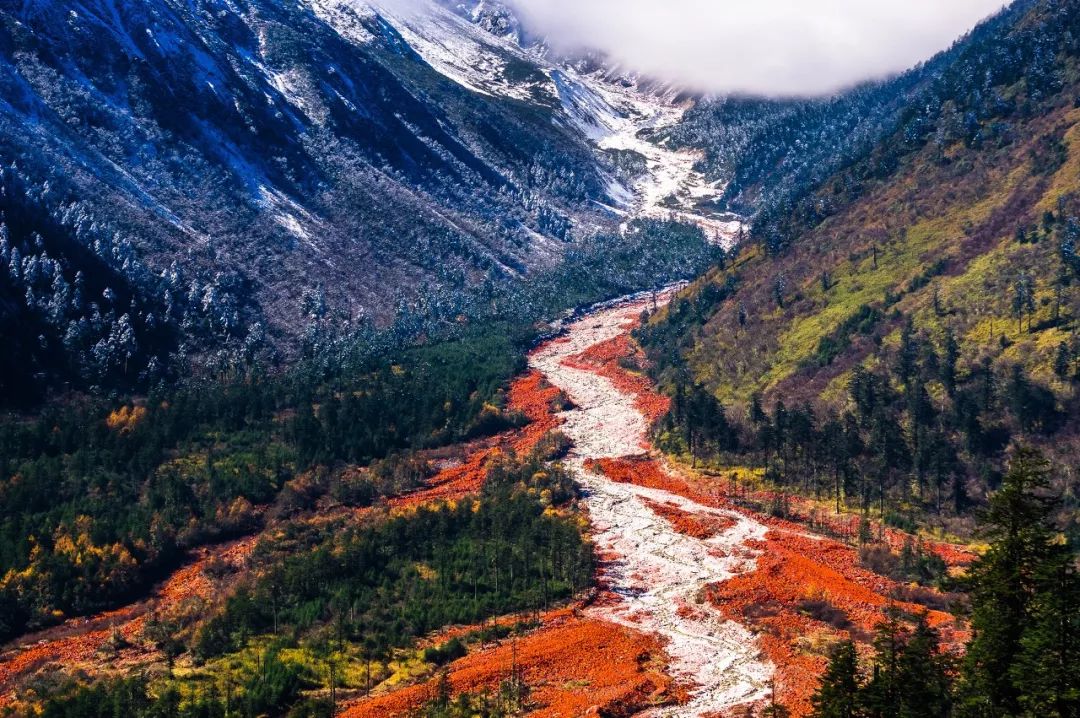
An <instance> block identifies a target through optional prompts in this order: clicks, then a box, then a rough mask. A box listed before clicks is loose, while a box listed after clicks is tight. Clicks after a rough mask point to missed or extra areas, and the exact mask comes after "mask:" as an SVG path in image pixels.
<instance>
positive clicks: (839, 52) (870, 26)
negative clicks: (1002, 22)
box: [512, 0, 1002, 95]
mask: <svg viewBox="0 0 1080 718" xmlns="http://www.w3.org/2000/svg"><path fill="white" fill-rule="evenodd" d="M512 4H513V5H514V6H515V8H516V9H517V11H518V14H519V15H521V16H522V19H523V20H524V21H525V23H526V25H527V26H528V28H529V30H530V31H531V33H532V34H539V35H542V36H545V37H546V38H548V41H549V42H550V43H551V44H552V45H553V46H554V47H555V48H556V49H561V50H564V51H570V50H576V49H582V48H594V49H597V50H600V51H603V52H605V53H607V54H608V55H610V56H611V57H612V58H614V59H615V60H617V61H619V62H620V63H621V64H623V65H625V66H626V67H628V68H632V69H634V70H637V71H641V72H643V73H645V74H648V75H651V76H654V77H657V78H659V79H664V80H670V81H674V82H678V83H680V84H682V85H684V86H686V87H688V88H691V89H694V90H698V91H704V92H714V93H731V92H740V93H753V94H764V95H816V94H823V93H829V92H833V91H836V90H839V89H842V88H844V87H848V86H851V85H853V84H856V83H858V82H861V81H864V80H868V79H874V78H880V77H884V76H888V75H890V74H894V73H896V72H900V71H902V70H905V69H907V68H909V67H911V66H913V65H915V64H916V63H918V62H920V61H923V60H926V59H928V58H929V57H931V56H932V55H933V54H934V53H936V52H937V51H939V50H943V49H945V48H947V47H948V46H949V45H951V44H952V42H953V41H954V40H955V39H957V38H958V37H960V36H961V35H963V34H964V33H965V32H967V31H968V30H970V29H971V28H972V27H974V26H975V24H976V23H978V21H979V20H981V19H983V18H985V17H988V16H989V15H991V14H993V13H994V12H996V11H998V10H1000V9H1001V7H1002V1H1001V0H904V1H903V2H900V1H897V0H712V1H710V0H512Z"/></svg>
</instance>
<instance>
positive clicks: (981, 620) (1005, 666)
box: [960, 448, 1054, 718]
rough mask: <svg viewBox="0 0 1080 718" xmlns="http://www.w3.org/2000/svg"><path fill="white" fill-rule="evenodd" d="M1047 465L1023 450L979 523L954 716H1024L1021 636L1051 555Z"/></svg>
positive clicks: (1035, 455)
mask: <svg viewBox="0 0 1080 718" xmlns="http://www.w3.org/2000/svg"><path fill="white" fill-rule="evenodd" d="M1047 486H1048V479H1047V464H1046V461H1045V460H1044V459H1043V458H1042V457H1041V456H1040V455H1039V454H1038V453H1037V452H1035V451H1032V450H1030V449H1025V448H1021V449H1018V450H1017V451H1016V454H1015V455H1014V456H1013V459H1012V463H1011V465H1010V468H1009V472H1008V474H1007V475H1006V476H1005V479H1004V482H1003V484H1002V487H1001V489H1000V490H999V491H998V492H997V493H996V494H995V495H994V496H993V497H991V499H990V506H989V509H988V510H987V512H986V515H985V523H986V527H987V529H986V534H987V538H989V539H990V541H991V545H990V549H989V550H988V551H987V552H986V554H985V555H984V556H983V557H981V558H980V559H979V560H978V561H977V562H976V563H975V564H974V565H973V566H972V568H971V598H972V615H971V629H972V634H973V637H972V640H971V643H970V644H969V645H968V648H967V653H966V656H965V659H964V665H963V672H962V684H961V697H960V713H961V715H964V716H978V717H979V718H996V717H998V716H1000V717H1001V718H1005V717H1006V716H1010V717H1011V716H1018V715H1022V709H1021V708H1022V707H1021V693H1022V692H1023V690H1024V687H1023V685H1021V684H1018V683H1017V680H1016V679H1017V677H1018V674H1017V669H1016V668H1015V666H1017V664H1018V661H1020V660H1021V656H1022V655H1023V654H1024V647H1023V644H1022V641H1023V639H1024V629H1025V626H1027V625H1028V623H1029V621H1030V620H1031V617H1032V610H1033V606H1032V598H1033V596H1035V595H1036V591H1037V588H1038V583H1039V577H1038V572H1039V567H1040V566H1042V565H1044V563H1045V562H1046V560H1047V558H1048V554H1049V553H1050V551H1051V549H1050V546H1051V540H1052V539H1053V536H1054V534H1053V531H1052V529H1051V527H1050V520H1049V517H1050V510H1051V506H1052V502H1051V501H1050V500H1049V499H1047V498H1046V497H1045V496H1043V495H1042V494H1041V492H1043V491H1045V489H1046V488H1047Z"/></svg>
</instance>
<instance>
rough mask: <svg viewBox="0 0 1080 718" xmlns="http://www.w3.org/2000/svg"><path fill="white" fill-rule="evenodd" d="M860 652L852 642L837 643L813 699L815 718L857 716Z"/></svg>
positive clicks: (858, 714) (858, 709) (853, 717)
mask: <svg viewBox="0 0 1080 718" xmlns="http://www.w3.org/2000/svg"><path fill="white" fill-rule="evenodd" d="M860 689H861V684H860V682H859V654H858V653H857V652H856V650H855V644H854V643H853V642H852V641H844V642H843V643H840V644H838V645H837V646H836V647H835V648H834V649H833V652H832V656H831V658H830V659H829V666H828V668H826V669H825V675H824V676H823V677H822V679H821V686H820V687H819V688H818V690H817V693H815V694H814V696H813V698H811V699H810V702H811V703H812V704H813V706H814V712H813V713H811V716H812V718H857V717H858V716H861V715H863V714H862V712H861V710H860V695H859V691H860Z"/></svg>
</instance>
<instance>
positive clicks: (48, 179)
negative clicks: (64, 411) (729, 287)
mask: <svg viewBox="0 0 1080 718" xmlns="http://www.w3.org/2000/svg"><path fill="white" fill-rule="evenodd" d="M404 7H405V4H403V3H397V2H389V1H384V0H371V1H363V0H302V2H299V3H282V2H280V0H194V1H187V0H125V1H124V2H119V0H72V2H67V3H56V2H52V1H51V0H26V1H25V2H22V3H19V4H18V5H17V7H16V6H12V5H8V6H4V7H2V8H0V157H2V158H3V166H4V174H3V176H2V177H0V180H2V181H3V185H4V187H3V189H4V192H3V194H2V195H0V211H2V212H3V213H4V222H5V226H6V228H7V230H6V231H7V232H8V233H9V235H10V236H9V238H8V240H6V241H8V244H9V245H10V247H12V248H16V249H18V251H19V254H20V261H24V260H28V257H29V255H33V256H34V257H36V258H37V260H40V261H42V262H45V263H46V266H49V267H54V265H53V264H52V263H55V267H54V268H53V269H52V270H50V271H51V272H52V274H56V273H59V274H61V275H62V278H63V279H64V281H65V282H66V283H67V284H69V285H70V284H72V283H73V282H75V280H76V275H77V274H79V273H80V272H81V273H82V276H83V280H82V281H84V282H86V283H88V284H89V285H91V286H90V289H89V290H88V291H89V292H90V293H91V294H92V295H93V296H92V297H86V296H83V300H82V304H80V305H79V306H78V307H76V306H74V305H70V302H69V301H68V299H67V298H66V297H67V295H66V294H64V293H63V292H61V293H60V295H59V298H57V295H56V293H57V292H58V291H60V290H57V289H54V288H53V287H52V284H51V282H52V279H51V278H50V277H51V275H49V276H46V275H45V274H42V275H40V276H39V275H38V274H34V275H33V276H34V278H33V283H36V285H35V287H34V288H33V290H32V291H31V292H30V293H29V294H27V292H26V291H25V289H26V287H25V286H24V285H25V284H26V280H25V275H24V273H22V272H21V270H20V271H19V272H17V273H16V274H15V275H12V276H11V281H12V282H13V283H14V284H13V286H12V287H10V288H6V287H3V286H0V299H3V300H4V301H2V302H0V308H2V309H3V312H4V317H2V318H3V319H5V321H6V320H8V319H11V321H13V322H16V323H21V324H22V325H25V326H27V327H29V326H30V324H31V319H33V322H34V323H35V324H34V329H33V331H32V332H31V331H30V330H29V329H28V330H27V331H28V332H29V333H28V334H27V336H28V337H30V339H32V341H33V343H34V344H36V345H40V346H41V347H42V349H41V350H40V351H41V352H42V353H43V354H42V355H43V356H48V355H53V354H57V353H58V352H59V350H61V349H63V350H64V351H72V352H76V353H80V352H81V353H84V354H85V353H88V352H90V351H91V350H92V349H93V347H95V346H96V345H97V344H98V343H100V342H101V341H106V340H108V341H109V342H110V343H112V344H117V345H119V344H118V343H117V342H113V341H112V340H109V337H110V336H112V334H113V329H115V327H114V324H113V320H112V319H110V317H112V318H115V319H116V320H117V321H118V320H119V319H120V318H122V317H127V320H128V321H129V322H130V324H131V327H130V329H131V331H132V332H133V335H134V337H135V344H136V345H138V346H141V347H144V348H145V347H146V346H147V345H148V344H150V343H155V344H158V343H160V342H162V341H165V338H166V337H173V339H169V340H168V342H171V344H170V346H172V347H174V348H176V347H178V346H179V345H180V344H181V343H182V342H178V340H177V339H176V337H181V338H190V337H191V336H202V337H204V338H206V340H205V341H204V342H203V343H202V345H199V343H198V342H196V343H195V344H194V345H192V346H189V347H188V350H187V351H189V352H190V351H196V352H198V351H203V350H204V349H205V348H207V347H211V346H215V347H222V346H223V347H225V348H226V349H228V351H230V352H232V353H234V354H235V353H250V352H251V351H252V350H253V347H255V346H256V345H259V344H260V343H262V344H267V343H268V344H269V345H271V346H274V347H284V348H287V347H296V346H298V345H299V344H300V343H301V342H302V340H303V338H304V336H305V335H306V334H309V333H310V328H311V325H312V324H317V325H320V326H321V325H324V324H327V323H330V324H334V325H338V326H342V325H350V324H356V323H357V322H359V321H361V320H364V319H366V318H371V319H375V320H376V321H385V320H386V319H387V318H389V317H390V316H392V315H393V314H394V313H395V312H397V311H399V310H400V308H402V307H411V309H410V311H412V312H413V313H426V314H432V313H434V314H436V315H439V316H444V317H448V318H453V317H456V316H458V315H459V314H462V313H466V314H467V313H468V312H469V311H470V309H469V307H470V302H479V303H481V304H483V303H484V302H488V301H489V300H488V299H486V298H485V296H484V292H485V291H486V290H483V288H484V287H490V286H505V285H507V284H508V283H515V282H520V281H521V280H522V279H523V278H526V277H528V276H530V275H532V274H534V273H536V272H537V271H539V270H542V269H545V268H549V267H552V266H554V265H557V264H558V263H559V262H560V261H561V259H562V257H563V256H564V255H565V254H566V253H567V250H568V249H569V248H572V247H574V246H575V245H576V244H577V243H578V242H580V241H582V240H584V239H586V238H589V237H591V236H593V235H595V234H597V233H598V232H600V233H611V234H613V235H615V234H617V232H616V230H617V229H618V227H619V226H620V225H622V224H623V223H624V222H626V221H627V219H628V218H632V217H635V216H646V217H667V216H669V215H670V216H674V217H681V218H683V219H686V220H688V221H692V222H697V223H700V224H703V225H704V226H706V227H707V228H709V231H710V233H714V232H715V231H716V230H719V229H723V228H724V227H723V225H722V224H720V223H718V218H717V217H713V216H711V215H709V214H708V212H705V211H703V210H702V209H701V208H702V207H703V206H707V201H706V202H703V201H702V200H708V198H709V197H711V196H712V195H713V194H715V192H716V188H714V187H711V186H709V185H708V183H707V182H705V180H704V178H702V177H701V176H700V175H698V174H697V173H695V172H694V171H693V169H692V164H693V161H694V155H693V154H692V153H690V152H685V151H674V150H672V149H670V148H667V147H664V146H661V145H657V144H654V143H652V142H651V141H650V140H649V137H650V136H651V134H650V133H653V132H655V131H656V130H658V129H661V128H664V127H669V126H671V124H672V123H675V122H677V121H678V120H679V118H680V117H681V115H682V112H683V111H684V109H685V106H686V104H687V103H686V102H683V101H682V99H681V98H680V97H679V95H678V94H677V93H676V92H675V91H673V90H670V89H665V88H653V87H650V86H646V85H644V84H639V82H638V81H637V79H636V78H634V77H633V76H632V75H626V74H622V73H620V72H619V71H618V70H617V69H615V68H610V67H606V66H605V65H604V63H603V62H602V60H601V61H597V60H596V59H595V58H591V59H590V60H589V61H582V60H581V59H580V58H578V59H570V58H560V57H556V56H554V55H553V54H552V53H551V52H549V51H548V49H547V47H546V46H545V44H544V43H543V42H542V41H541V40H539V39H537V38H532V37H529V35H528V33H527V31H526V30H525V29H523V28H522V27H521V24H520V23H519V22H518V21H517V19H516V18H515V17H514V15H513V13H512V12H510V11H509V10H508V9H507V8H506V7H504V6H502V5H500V4H498V3H493V2H489V0H482V1H480V2H476V1H472V0H470V1H468V2H464V3H460V4H455V3H452V2H451V1H450V0H446V1H445V2H444V1H443V0H417V2H413V3H410V4H409V7H410V10H409V11H408V12H406V11H405V10H403V9H402V8H404ZM39 236H40V238H38V237H39ZM5 281H7V280H5ZM58 286H59V285H58ZM9 295H10V302H9V301H7V298H8V297H9ZM25 296H31V297H32V298H33V300H34V301H33V302H31V301H30V300H25V301H24V299H25ZM54 300H55V301H54ZM61 300H63V301H61ZM65 302H67V304H65V307H66V308H65V309H64V310H60V309H56V308H53V309H49V308H48V307H49V306H51V305H53V304H57V305H59V304H64V303H65ZM58 303H59V304H58ZM91 304H93V305H94V306H95V307H96V309H91ZM38 305H40V306H38ZM95 311H96V312H98V313H99V314H100V315H101V316H102V317H104V319H103V320H102V321H97V320H94V319H93V318H92V317H93V316H97V315H95V314H94V312H95ZM35 317H36V318H35ZM83 320H85V322H83ZM80 322H82V323H80ZM39 324H40V327H38V325H39ZM116 331H120V330H119V329H117V330H116ZM121 333H123V332H121ZM61 344H62V345H63V346H61ZM122 353H123V352H119V350H118V352H117V353H116V354H117V355H118V356H119V355H120V354H122ZM114 363H115V364H116V365H117V366H120V365H123V366H124V367H127V366H128V365H129V364H130V362H129V361H128V360H124V361H123V362H114ZM80 371H82V369H80ZM87 371H88V372H89V373H93V372H94V371H97V370H96V369H94V370H93V371H91V370H89V369H88V370H87ZM126 371H127V370H126V369H125V372H126Z"/></svg>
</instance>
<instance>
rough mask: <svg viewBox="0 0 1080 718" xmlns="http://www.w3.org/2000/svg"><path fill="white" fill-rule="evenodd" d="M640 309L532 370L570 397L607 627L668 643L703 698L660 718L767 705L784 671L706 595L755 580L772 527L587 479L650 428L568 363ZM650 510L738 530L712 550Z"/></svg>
mask: <svg viewBox="0 0 1080 718" xmlns="http://www.w3.org/2000/svg"><path fill="white" fill-rule="evenodd" d="M649 301H650V300H648V299H640V300H635V301H632V302H630V303H628V304H623V305H620V306H616V307H608V308H604V309H600V310H598V311H596V312H595V313H591V314H588V315H586V316H585V317H584V318H582V319H580V320H578V321H576V322H575V323H573V324H571V325H570V326H569V327H568V330H567V332H566V334H565V335H564V336H563V337H560V338H559V339H556V340H553V341H550V342H548V343H546V344H544V345H543V346H541V347H540V348H539V349H538V350H537V351H536V352H534V354H533V355H532V356H531V357H530V363H531V365H532V366H533V367H534V368H536V369H538V370H539V371H541V372H542V373H543V374H544V375H545V376H546V377H547V379H548V381H550V382H551V383H552V384H554V385H555V386H557V387H559V388H560V389H562V390H563V391H565V392H566V394H567V395H568V396H569V397H570V399H571V400H572V401H573V403H574V405H575V406H574V408H573V409H571V410H570V411H567V412H565V413H564V414H563V415H562V418H563V420H564V424H563V426H562V430H563V431H564V432H565V433H566V434H567V436H568V437H569V438H570V439H571V440H572V441H573V442H574V448H573V450H572V451H571V454H570V456H569V458H568V460H567V465H568V467H569V468H570V470H571V471H572V472H573V473H574V476H575V477H576V479H577V481H578V482H579V483H580V485H581V486H582V488H583V489H584V493H585V496H586V504H587V506H588V510H589V515H590V518H591V520H592V527H593V539H594V541H595V542H596V544H597V548H598V550H599V551H600V553H601V554H602V555H603V556H605V561H604V564H603V566H602V570H601V576H600V578H601V581H602V583H603V585H604V586H605V588H606V590H607V591H609V592H610V593H611V594H612V595H613V596H614V597H615V600H612V601H600V602H599V605H598V606H597V607H595V608H593V609H590V610H592V611H593V612H594V613H595V614H596V615H597V616H598V617H600V618H603V619H605V620H610V621H613V622H616V623H620V624H623V625H627V626H631V627H633V628H636V629H639V630H642V631H646V632H649V633H653V634H656V635H659V636H660V637H662V638H663V639H664V640H665V641H666V647H667V652H668V655H669V658H670V670H671V673H672V675H673V676H674V677H675V678H677V679H680V680H682V681H684V682H685V683H686V684H688V685H690V686H692V690H691V696H690V701H689V702H688V703H687V704H685V705H682V706H676V707H670V708H664V709H659V710H657V711H653V712H651V713H650V715H652V716H672V717H676V716H680V717H681V716H686V717H689V716H708V715H712V714H715V713H719V712H721V711H724V710H726V709H730V708H732V707H734V706H738V705H742V704H746V703H750V702H754V701H758V700H761V699H763V698H765V697H766V695H767V689H768V683H769V680H770V677H771V675H772V666H771V665H769V664H768V663H767V662H766V661H764V660H763V659H762V658H761V657H760V656H759V652H758V649H757V647H756V645H755V641H754V636H753V634H752V633H751V632H750V631H749V630H747V629H746V628H745V627H744V626H742V625H740V624H738V623H736V622H733V621H728V620H725V619H724V618H723V617H722V616H721V615H720V613H719V612H718V611H717V610H716V609H715V608H713V607H711V606H710V605H708V604H707V602H705V601H704V599H703V598H702V594H703V589H704V588H705V587H706V586H708V585H709V584H712V583H717V582H719V581H723V580H725V579H728V578H731V577H732V576H734V575H736V574H738V573H741V572H744V571H748V570H752V569H753V567H754V556H755V553H754V551H753V550H752V549H751V548H750V547H749V546H748V542H749V541H751V540H753V539H760V538H762V537H763V536H764V534H765V532H766V527H765V526H763V525H762V524H760V523H758V522H756V521H754V520H753V519H750V518H747V517H745V516H742V515H741V514H738V513H735V512H731V511H723V510H719V509H715V508H711V507H707V506H702V505H700V504H698V503H695V502H693V501H690V500H688V499H686V498H683V497H682V496H678V495H676V494H672V493H669V492H666V491H660V490H655V489H648V488H643V487H639V486H634V485H630V484H621V483H616V482H613V481H610V480H608V479H607V478H605V477H603V476H601V475H599V474H596V473H594V472H592V471H589V470H587V469H586V468H585V462H586V460H588V459H601V458H620V457H628V456H638V455H641V454H642V453H643V451H644V449H645V446H646V441H647V435H646V432H647V424H646V420H645V418H644V417H643V416H642V415H641V413H640V412H639V411H638V409H637V408H636V407H635V404H634V398H633V397H632V396H630V395H628V394H625V393H623V392H621V391H620V390H619V389H617V388H616V387H615V385H614V384H613V383H612V382H611V381H610V380H608V379H607V378H605V377H602V376H598V375H596V374H594V373H592V372H589V371H586V370H582V369H577V368H573V367H570V366H567V365H566V364H565V363H564V361H565V360H566V359H568V358H570V357H573V356H574V355H576V354H579V353H581V352H582V351H584V350H585V349H587V348H588V347H590V346H593V345H595V344H598V343H600V342H603V341H606V340H608V339H611V338H613V337H616V336H618V335H619V334H621V333H623V332H626V331H628V327H629V325H630V324H632V323H633V320H634V318H635V317H637V316H638V314H639V313H640V312H641V310H642V309H644V308H645V307H646V305H647V302H649ZM646 500H651V501H654V502H660V503H668V504H673V505H674V506H676V507H678V508H679V509H680V510H682V511H684V512H686V513H690V514H697V515H717V516H723V517H725V518H727V519H728V520H730V522H731V526H730V527H729V528H727V529H725V530H723V531H722V532H721V533H719V534H718V535H716V536H714V537H713V538H709V539H704V540H703V539H697V538H693V537H691V536H687V535H685V534H682V533H679V532H678V531H676V530H675V529H674V527H673V526H672V525H671V524H670V523H669V522H668V521H667V520H666V519H664V518H663V517H661V516H659V515H657V514H656V513H655V512H654V511H653V510H652V509H650V508H649V506H648V505H647V503H646Z"/></svg>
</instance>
